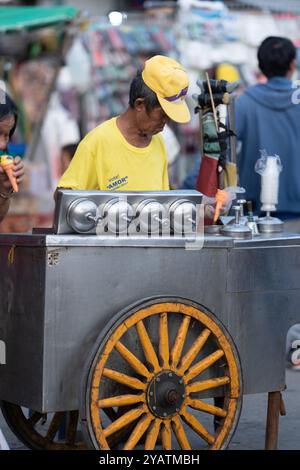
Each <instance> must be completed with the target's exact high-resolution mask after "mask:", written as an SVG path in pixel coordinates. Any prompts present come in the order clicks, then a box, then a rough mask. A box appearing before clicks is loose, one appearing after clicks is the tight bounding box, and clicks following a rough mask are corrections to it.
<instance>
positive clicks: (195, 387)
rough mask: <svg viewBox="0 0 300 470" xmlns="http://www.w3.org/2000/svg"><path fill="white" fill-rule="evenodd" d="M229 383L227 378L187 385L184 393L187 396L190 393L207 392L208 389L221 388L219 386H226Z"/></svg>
mask: <svg viewBox="0 0 300 470" xmlns="http://www.w3.org/2000/svg"><path fill="white" fill-rule="evenodd" d="M229 382H230V377H227V376H224V377H217V378H215V379H208V380H202V381H199V382H194V383H192V384H191V385H187V387H186V393H187V394H188V395H189V394H190V393H194V392H202V390H209V389H210V388H216V387H221V385H226V384H228V383H229Z"/></svg>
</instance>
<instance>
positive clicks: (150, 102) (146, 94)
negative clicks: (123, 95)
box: [129, 71, 160, 113]
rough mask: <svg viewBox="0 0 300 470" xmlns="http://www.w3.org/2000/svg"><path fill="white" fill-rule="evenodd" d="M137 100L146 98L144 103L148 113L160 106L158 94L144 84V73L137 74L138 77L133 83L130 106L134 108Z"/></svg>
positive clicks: (130, 92) (130, 91)
mask: <svg viewBox="0 0 300 470" xmlns="http://www.w3.org/2000/svg"><path fill="white" fill-rule="evenodd" d="M137 98H144V103H145V107H146V110H147V112H148V113H149V112H150V111H152V109H153V108H155V107H156V106H160V104H159V101H158V99H157V96H156V94H155V93H154V91H152V90H151V89H150V88H149V87H148V86H147V85H146V83H145V82H144V80H143V78H142V72H140V71H139V72H137V74H136V76H135V77H134V79H133V80H132V82H131V85H130V90H129V106H130V107H131V108H134V103H135V100H136V99H137Z"/></svg>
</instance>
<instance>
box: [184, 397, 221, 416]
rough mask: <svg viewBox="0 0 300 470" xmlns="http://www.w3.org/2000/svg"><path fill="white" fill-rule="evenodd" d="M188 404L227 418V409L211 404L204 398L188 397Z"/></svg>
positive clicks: (196, 408)
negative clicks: (203, 399)
mask: <svg viewBox="0 0 300 470" xmlns="http://www.w3.org/2000/svg"><path fill="white" fill-rule="evenodd" d="M186 404H187V405H188V406H190V407H191V408H194V409H195V410H199V411H204V412H205V413H209V414H211V415H215V416H220V417H221V418H225V416H226V415H227V411H226V410H224V409H223V408H219V407H218V406H214V405H210V404H209V403H206V402H205V401H202V400H196V399H195V400H193V399H191V398H188V399H187V401H186Z"/></svg>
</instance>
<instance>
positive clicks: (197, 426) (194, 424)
mask: <svg viewBox="0 0 300 470" xmlns="http://www.w3.org/2000/svg"><path fill="white" fill-rule="evenodd" d="M180 415H181V417H182V419H183V420H184V421H185V422H186V424H187V425H188V426H190V427H191V428H192V429H193V430H194V431H195V432H196V433H197V434H198V435H199V436H200V437H202V439H204V440H205V441H206V442H208V443H209V444H213V443H214V441H215V438H214V436H212V435H211V434H210V433H209V432H208V431H207V430H206V429H205V427H204V426H203V425H202V424H201V423H199V421H198V420H197V418H195V416H194V415H192V414H191V413H189V412H188V411H186V410H185V409H184V410H182V411H181V412H180Z"/></svg>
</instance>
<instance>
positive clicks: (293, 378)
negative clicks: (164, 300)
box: [0, 370, 300, 450]
mask: <svg viewBox="0 0 300 470" xmlns="http://www.w3.org/2000/svg"><path fill="white" fill-rule="evenodd" d="M286 384H287V390H286V391H285V392H284V393H283V398H284V403H285V407H286V413H287V414H286V416H283V417H281V418H280V423H279V439H278V449H281V450H300V370H299V371H293V370H287V374H286ZM266 410H267V394H265V393H264V394H256V395H245V396H244V397H243V407H242V413H241V417H240V420H239V423H238V426H237V430H236V432H235V434H234V436H233V438H232V440H231V443H230V445H229V449H231V450H261V449H263V448H264V443H265V423H266ZM0 427H1V429H2V431H3V434H4V435H5V437H6V439H7V441H8V444H9V446H10V448H11V449H16V450H25V449H26V447H25V446H24V445H23V444H22V443H21V442H20V441H19V440H18V439H17V438H16V437H15V436H14V434H13V433H12V432H11V431H10V429H9V428H8V426H7V425H6V423H5V421H4V418H3V416H2V415H1V414H0Z"/></svg>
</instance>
